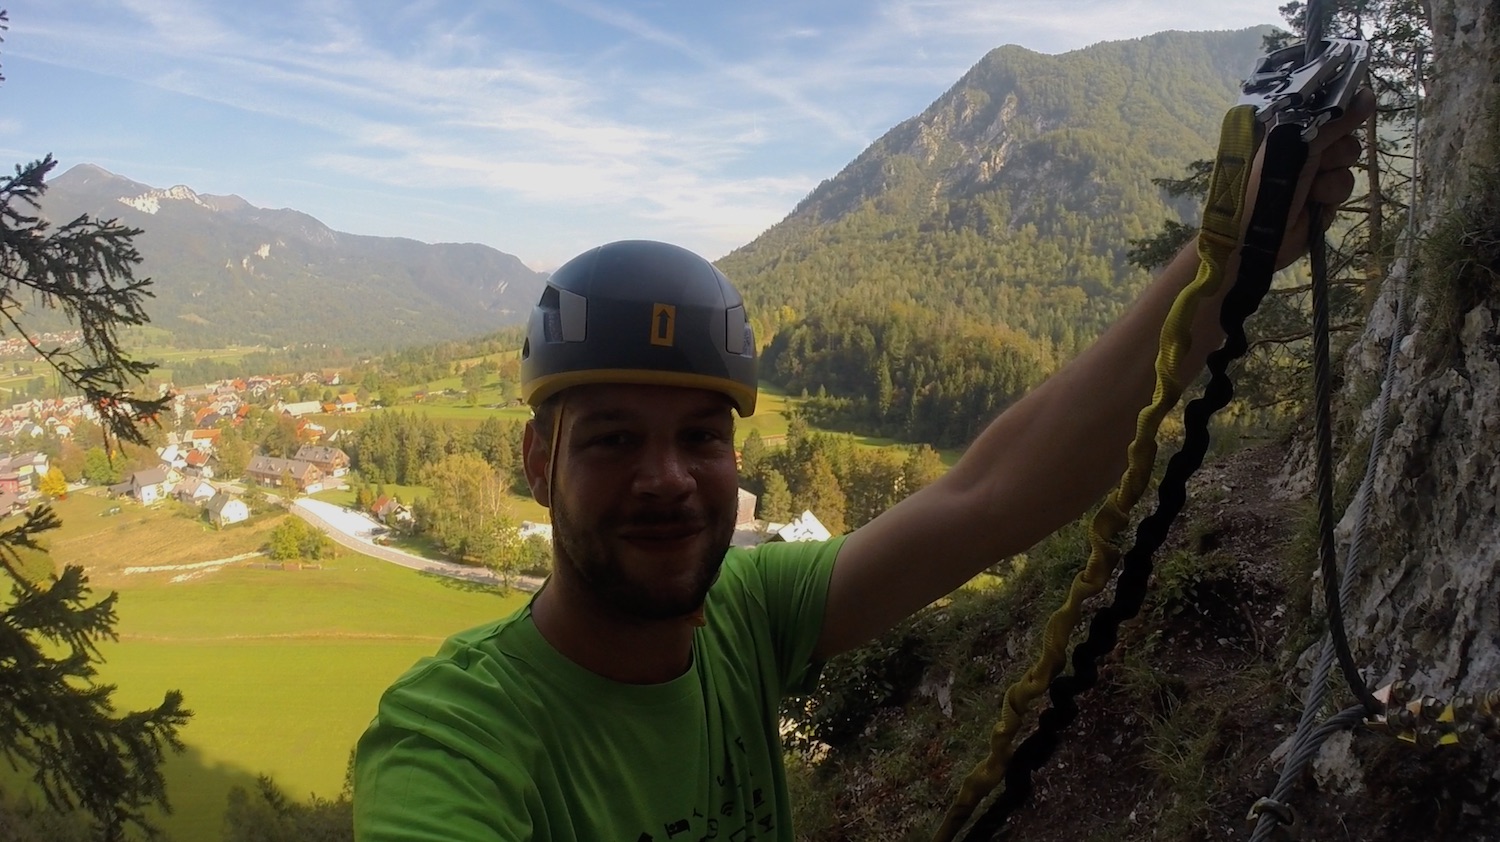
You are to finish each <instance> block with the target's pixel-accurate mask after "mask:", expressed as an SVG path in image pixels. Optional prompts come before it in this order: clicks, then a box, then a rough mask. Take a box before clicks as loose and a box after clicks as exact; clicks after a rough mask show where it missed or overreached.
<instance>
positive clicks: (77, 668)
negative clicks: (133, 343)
mask: <svg viewBox="0 0 1500 842" xmlns="http://www.w3.org/2000/svg"><path fill="white" fill-rule="evenodd" d="M7 22H8V19H7V18H6V16H5V13H4V12H0V29H4V28H5V26H6V24H7ZM55 166H56V162H55V161H54V160H53V159H52V157H51V156H50V155H49V156H47V157H45V158H43V159H42V160H39V161H34V162H32V163H30V164H28V165H25V166H19V165H18V166H17V167H16V174H15V175H14V176H13V177H11V178H7V179H4V180H0V320H3V324H5V325H6V326H8V328H9V330H10V331H11V332H12V333H13V334H14V335H17V336H20V337H21V338H23V339H25V340H28V341H30V342H31V344H32V346H33V347H35V348H36V349H37V353H38V354H40V355H41V357H42V358H43V360H45V361H46V362H47V363H48V364H49V365H50V366H51V367H52V369H53V370H54V371H55V372H56V373H57V375H58V377H59V378H60V379H61V380H63V381H66V382H67V383H68V384H70V385H71V387H72V388H73V389H74V390H76V391H78V392H79V393H81V394H83V395H84V396H85V397H86V398H87V399H88V400H89V401H90V402H91V403H92V404H93V405H94V407H95V408H96V409H97V410H98V412H99V418H100V422H101V426H102V427H103V429H104V434H105V445H106V446H112V442H111V440H114V441H124V442H135V443H137V444H144V443H145V442H146V440H147V439H146V436H145V435H144V432H143V431H142V429H140V428H139V427H138V426H137V425H138V423H139V422H141V421H148V420H154V419H155V418H156V416H157V414H158V413H159V412H161V411H162V410H163V409H164V408H165V405H166V401H167V399H166V398H161V399H158V400H144V399H141V398H137V397H135V396H133V395H132V394H131V390H132V388H133V387H135V386H137V385H139V384H140V383H141V382H142V379H143V378H144V377H145V376H146V374H147V373H148V372H149V371H150V370H151V368H152V366H151V365H150V364H149V363H144V362H138V361H136V360H133V359H131V358H129V357H128V356H127V355H126V354H125V353H124V351H123V350H122V348H121V346H120V342H119V330H120V329H121V328H123V327H127V326H132V325H140V324H144V323H145V322H146V321H148V318H147V316H146V312H145V310H144V309H143V303H144V300H145V299H146V298H147V297H149V296H150V295H151V292H150V289H149V287H150V284H151V282H150V280H148V279H144V278H136V277H135V267H136V266H137V265H138V264H139V263H140V259H141V258H140V254H139V253H138V252H137V251H136V249H135V246H134V244H133V240H134V238H135V237H136V236H137V235H139V234H140V233H141V232H140V231H139V230H138V229H134V228H127V227H124V226H122V225H119V224H118V223H116V222H114V221H112V220H110V221H99V220H95V219H91V218H89V217H88V216H80V217H78V218H77V219H74V220H72V221H70V222H67V223H64V224H63V225H61V226H60V227H58V228H56V229H53V228H52V227H51V225H50V224H49V223H48V222H46V221H45V220H43V219H42V217H41V214H40V213H39V210H38V208H39V201H40V199H41V197H42V194H43V193H44V192H45V191H46V179H47V175H48V173H50V172H51V171H52V169H53V168H54V167H55ZM34 303H41V304H43V305H46V306H49V307H51V308H53V309H56V310H58V311H61V313H62V314H63V315H64V316H65V317H66V318H67V319H68V320H69V321H70V322H72V324H74V325H75V326H76V327H77V328H78V330H79V331H80V332H81V333H82V336H83V342H82V344H81V345H79V346H77V347H73V348H60V347H49V346H48V345H47V344H46V343H44V342H43V341H42V340H41V339H40V338H39V337H37V336H35V335H33V334H32V333H31V332H29V331H28V330H27V328H26V326H25V324H24V322H23V317H24V313H25V311H26V309H27V308H29V307H30V306H32V305H33V304H34ZM58 525H59V521H58V519H57V515H56V514H55V513H54V512H53V511H52V509H51V507H50V506H47V505H43V506H39V507H37V508H34V509H32V510H31V511H30V512H28V513H27V515H26V517H25V519H24V520H23V521H22V522H21V523H20V524H19V525H16V526H12V527H11V528H9V529H7V530H6V531H4V532H0V568H3V569H4V572H5V574H6V575H8V576H9V577H10V580H11V589H10V594H9V597H8V598H4V599H0V755H3V756H4V757H5V759H6V760H7V761H9V762H10V763H11V764H12V765H18V766H19V767H21V768H23V769H25V770H27V772H28V773H29V774H31V775H34V779H35V781H36V783H37V785H38V786H39V787H40V789H41V791H42V794H43V796H44V797H45V798H46V800H47V803H48V805H49V806H50V807H51V808H52V809H53V810H55V811H71V810H78V809H80V808H81V809H82V811H84V812H85V813H87V814H88V815H89V816H90V817H91V818H92V820H93V822H94V825H95V828H96V830H97V833H98V838H100V839H101V840H105V842H115V841H116V840H120V839H123V838H124V837H125V834H126V832H127V830H128V829H129V828H131V827H135V828H138V829H142V830H149V829H150V828H151V825H150V822H149V821H148V820H147V818H146V811H147V809H149V808H152V807H156V808H160V809H162V810H166V809H168V808H169V805H168V803H167V793H166V781H165V779H164V778H163V776H162V764H163V761H164V759H165V755H166V752H167V751H168V750H171V751H180V750H181V749H182V743H181V741H180V740H179V739H178V736H177V734H178V731H179V730H180V729H181V728H182V726H183V725H184V724H186V723H187V720H188V718H189V717H190V716H191V713H190V712H189V711H188V710H187V709H186V708H184V707H183V704H182V694H181V693H178V692H177V691H175V690H174V691H171V692H168V693H167V694H166V696H165V698H164V699H163V700H162V703H161V704H160V705H159V706H157V707H156V708H153V709H149V710H143V711H136V712H131V713H126V714H124V715H117V712H116V710H115V706H114V701H113V696H114V691H115V688H114V687H113V686H112V685H109V684H102V683H99V682H98V681H97V680H96V679H97V670H96V668H95V665H96V664H97V663H98V662H99V661H100V654H99V649H98V643H99V641H100V640H102V639H106V638H113V637H114V636H115V624H116V622H117V616H116V614H115V600H116V595H115V594H110V595H108V596H106V597H104V598H103V599H101V600H97V601H95V600H91V591H90V588H89V585H88V577H86V576H85V575H84V573H83V569H82V568H80V567H76V566H68V567H65V568H64V569H63V571H62V573H61V574H60V575H50V576H48V577H47V578H46V580H45V581H38V580H36V579H34V578H33V577H31V576H28V575H27V574H26V573H25V572H24V568H23V566H22V564H21V558H22V556H21V553H22V551H30V552H37V551H40V550H41V547H40V545H39V544H38V543H37V538H38V536H40V535H41V534H42V533H44V532H46V531H48V530H50V529H55V528H56V527H57V526H58Z"/></svg>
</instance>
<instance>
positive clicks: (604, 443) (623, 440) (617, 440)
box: [589, 433, 630, 447]
mask: <svg viewBox="0 0 1500 842" xmlns="http://www.w3.org/2000/svg"><path fill="white" fill-rule="evenodd" d="M629 443H630V435H629V434H628V433H605V434H603V435H598V436H594V437H593V438H591V439H589V446H590V447H624V446H625V445H627V444H629Z"/></svg>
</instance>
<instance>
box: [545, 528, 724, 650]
mask: <svg viewBox="0 0 1500 842" xmlns="http://www.w3.org/2000/svg"><path fill="white" fill-rule="evenodd" d="M709 518H710V520H709V524H708V527H707V530H708V532H709V538H710V541H709V544H708V547H707V548H706V549H705V550H704V552H703V554H702V556H701V557H700V558H699V563H698V565H697V566H696V567H695V568H694V571H693V573H694V575H693V578H692V580H691V584H690V585H689V586H687V587H671V586H666V585H665V584H664V583H660V582H650V581H642V580H641V579H639V578H635V577H632V576H631V575H630V574H629V573H628V572H627V571H626V570H625V565H624V564H622V563H621V561H620V559H619V558H618V557H617V556H615V555H614V554H613V553H611V552H610V550H609V549H608V547H607V545H606V543H605V542H604V541H603V540H602V538H601V537H600V536H601V535H604V534H610V533H611V532H613V531H614V527H615V526H617V524H615V523H612V522H602V523H600V524H599V528H598V530H597V531H589V530H586V529H583V528H581V527H580V525H579V524H578V522H577V521H576V520H575V519H574V518H573V515H572V512H570V511H569V510H568V507H567V506H566V505H565V504H563V503H562V501H561V500H554V501H553V506H552V527H553V529H552V535H553V540H554V541H556V542H557V558H556V563H557V565H558V567H560V568H567V569H568V571H569V572H570V573H571V578H572V579H573V580H574V581H575V582H576V583H577V584H578V586H579V588H580V589H582V590H583V591H584V592H585V593H587V594H589V595H590V596H592V597H593V598H594V599H595V600H596V601H598V602H599V603H600V604H601V605H603V606H605V607H607V608H608V609H610V610H612V611H614V612H616V613H618V614H619V615H621V616H624V617H627V618H630V619H634V620H644V621H660V620H671V619H676V618H679V617H685V616H687V615H689V614H691V613H693V612H695V611H697V610H698V608H699V607H701V606H702V605H703V601H704V599H705V598H706V597H707V596H708V590H709V588H710V587H712V586H713V583H714V581H715V580H716V579H718V577H719V569H720V568H721V567H722V566H723V564H724V554H725V553H726V552H727V551H728V550H729V544H730V539H731V538H732V537H733V535H734V523H733V522H731V521H730V520H729V519H728V518H726V517H723V516H722V515H720V516H719V517H717V518H715V517H714V513H710V514H709Z"/></svg>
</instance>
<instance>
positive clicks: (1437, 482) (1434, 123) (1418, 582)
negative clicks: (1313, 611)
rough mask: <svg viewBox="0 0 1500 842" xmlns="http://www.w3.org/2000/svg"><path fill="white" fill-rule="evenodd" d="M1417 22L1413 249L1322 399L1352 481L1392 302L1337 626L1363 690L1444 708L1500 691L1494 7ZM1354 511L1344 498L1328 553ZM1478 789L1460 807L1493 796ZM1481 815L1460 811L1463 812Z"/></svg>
mask: <svg viewBox="0 0 1500 842" xmlns="http://www.w3.org/2000/svg"><path fill="white" fill-rule="evenodd" d="M1427 11H1428V15H1429V20H1430V23H1431V28H1432V38H1433V54H1432V59H1431V60H1432V61H1433V62H1434V64H1435V69H1436V71H1437V72H1436V81H1435V82H1434V84H1433V85H1432V87H1431V88H1430V90H1429V91H1428V101H1427V103H1426V107H1425V109H1424V112H1423V122H1422V127H1421V133H1420V138H1421V139H1420V143H1421V153H1420V159H1421V168H1422V172H1423V173H1424V175H1423V177H1422V178H1421V180H1420V184H1421V188H1420V198H1419V200H1418V217H1417V218H1418V230H1419V231H1420V237H1419V242H1421V243H1423V245H1422V246H1421V247H1419V248H1418V249H1417V250H1416V251H1415V253H1414V254H1415V259H1414V260H1413V261H1411V262H1410V264H1408V263H1407V262H1406V261H1402V262H1401V263H1400V264H1399V265H1398V266H1397V268H1396V270H1395V271H1394V272H1392V275H1391V277H1390V278H1388V279H1387V281H1386V282H1385V284H1384V287H1383V289H1382V291H1381V294H1380V297H1379V299H1378V301H1377V303H1376V306H1375V309H1374V311H1373V313H1372V314H1371V317H1370V321H1369V323H1368V325H1367V327H1366V329H1365V332H1364V334H1363V336H1362V337H1361V338H1360V340H1359V341H1358V342H1356V343H1355V345H1354V346H1353V347H1352V348H1351V350H1350V353H1349V356H1348V359H1347V360H1346V362H1347V368H1346V373H1347V375H1348V376H1347V377H1346V380H1345V388H1344V390H1343V393H1342V394H1341V395H1340V396H1339V397H1338V398H1337V400H1339V401H1341V402H1342V403H1343V405H1344V406H1345V407H1351V408H1353V409H1354V411H1358V412H1359V413H1360V414H1359V417H1358V418H1357V419H1356V422H1355V424H1354V425H1353V436H1352V438H1351V439H1350V440H1349V442H1350V443H1351V444H1352V446H1349V447H1348V448H1347V450H1348V451H1349V453H1350V456H1349V458H1348V460H1347V461H1346V464H1344V465H1341V466H1340V472H1341V475H1342V476H1345V477H1348V478H1349V479H1350V482H1351V483H1354V482H1357V481H1358V479H1359V477H1360V476H1361V475H1362V474H1363V473H1364V471H1365V459H1366V453H1367V452H1368V451H1369V449H1370V443H1371V442H1372V441H1373V440H1374V432H1375V428H1376V419H1377V415H1378V412H1377V409H1378V404H1379V400H1378V398H1376V399H1372V398H1371V395H1374V394H1377V393H1378V391H1379V388H1378V386H1379V384H1380V382H1381V378H1382V376H1383V371H1384V368H1385V364H1386V353H1387V348H1388V347H1389V343H1390V340H1391V337H1392V335H1393V334H1396V333H1397V331H1398V320H1397V318H1396V310H1397V305H1398V302H1399V301H1401V300H1403V297H1404V300H1405V301H1407V302H1408V304H1407V306H1406V310H1405V318H1404V319H1403V320H1402V321H1404V324H1405V327H1404V329H1401V330H1400V331H1399V332H1400V334H1401V335H1400V336H1399V342H1398V346H1397V347H1398V350H1397V352H1396V355H1395V357H1394V365H1393V368H1392V372H1393V373H1392V377H1391V380H1390V383H1389V387H1388V388H1389V390H1390V398H1389V425H1388V430H1389V432H1388V433H1387V435H1386V437H1385V439H1384V443H1383V445H1382V446H1380V447H1379V449H1378V451H1377V452H1376V453H1375V457H1374V460H1373V470H1372V472H1371V485H1370V489H1369V494H1368V495H1367V506H1368V513H1367V514H1368V516H1367V519H1366V521H1365V525H1364V527H1363V530H1362V538H1363V540H1362V542H1361V546H1362V550H1361V552H1360V553H1359V557H1358V560H1357V562H1356V568H1355V574H1354V578H1353V580H1352V595H1351V599H1350V601H1349V606H1348V609H1347V614H1346V626H1347V628H1348V630H1349V634H1350V638H1351V642H1352V645H1353V648H1354V653H1355V660H1356V662H1357V663H1359V664H1361V665H1362V666H1363V667H1364V669H1365V676H1366V680H1367V682H1368V683H1369V684H1370V686H1371V687H1380V686H1383V685H1385V684H1387V683H1389V682H1391V681H1392V680H1395V679H1404V680H1407V681H1410V682H1412V683H1413V684H1414V685H1415V687H1416V688H1417V690H1418V691H1419V692H1421V693H1424V694H1431V695H1434V696H1438V697H1441V698H1445V699H1448V698H1452V697H1453V696H1455V695H1458V694H1480V693H1484V692H1487V691H1493V690H1500V513H1497V508H1496V506H1497V500H1500V341H1497V322H1500V283H1497V282H1500V178H1497V176H1496V173H1497V171H1500V3H1496V2H1495V1H1494V0H1430V2H1429V4H1428V6H1427ZM1297 449H1298V450H1301V453H1300V454H1299V457H1305V455H1306V453H1307V451H1306V450H1304V449H1302V448H1297ZM1289 464H1290V463H1289ZM1300 478H1301V479H1302V480H1303V481H1305V480H1306V476H1305V474H1304V475H1303V476H1301V477H1300ZM1359 508H1360V501H1359V499H1358V497H1357V496H1356V497H1355V500H1354V502H1353V503H1352V504H1351V505H1350V506H1349V509H1348V511H1346V512H1345V513H1344V517H1343V521H1342V523H1341V524H1340V529H1339V533H1340V537H1341V541H1340V551H1341V553H1342V552H1343V551H1344V550H1345V548H1347V547H1348V546H1349V539H1350V537H1351V535H1352V534H1353V532H1354V531H1355V524H1356V521H1357V520H1358V518H1359ZM1335 681H1338V679H1337V678H1335ZM1334 695H1335V698H1337V699H1340V700H1341V701H1343V700H1347V699H1348V695H1347V692H1340V689H1339V688H1337V687H1336V688H1335V693H1334ZM1367 758H1368V755H1367ZM1324 760H1325V761H1327V760H1328V758H1324ZM1340 762H1343V763H1346V764H1352V765H1353V766H1355V767H1356V769H1355V770H1354V771H1358V769H1357V767H1358V766H1359V765H1360V763H1361V761H1359V760H1356V759H1354V757H1353V756H1349V755H1345V756H1344V758H1343V760H1341V761H1340ZM1364 762H1365V763H1366V768H1365V769H1364V773H1365V774H1366V776H1367V777H1366V780H1369V777H1368V775H1369V774H1370V773H1371V772H1373V771H1374V770H1373V769H1371V768H1369V767H1368V759H1367V760H1366V761H1364ZM1423 762H1427V761H1423ZM1432 762H1434V763H1436V762H1440V761H1438V760H1437V759H1436V758H1435V757H1434V758H1432ZM1443 762H1446V761H1443ZM1325 765H1326V764H1325ZM1348 771H1350V770H1345V771H1344V772H1341V773H1339V775H1335V776H1334V777H1338V776H1340V775H1342V776H1347V772H1348ZM1375 774H1377V775H1378V774H1379V773H1378V772H1376V773H1375ZM1489 789H1491V790H1493V789H1494V787H1489ZM1485 790H1486V787H1485V786H1483V785H1481V786H1479V787H1477V789H1474V790H1471V792H1473V793H1474V800H1493V796H1492V795H1485V794H1484V792H1485ZM1490 809H1491V808H1488V807H1486V808H1483V810H1481V808H1478V807H1477V806H1476V805H1475V804H1474V803H1473V801H1470V803H1469V806H1468V807H1466V809H1465V812H1466V813H1468V814H1470V815H1479V814H1480V813H1481V812H1482V811H1487V810H1490ZM1447 838H1458V837H1447ZM1463 838H1491V837H1487V836H1484V835H1483V834H1481V835H1477V836H1475V835H1464V836H1463Z"/></svg>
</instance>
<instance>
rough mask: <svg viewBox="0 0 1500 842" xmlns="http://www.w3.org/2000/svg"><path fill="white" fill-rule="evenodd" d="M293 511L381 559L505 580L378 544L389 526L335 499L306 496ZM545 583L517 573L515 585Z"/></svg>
mask: <svg viewBox="0 0 1500 842" xmlns="http://www.w3.org/2000/svg"><path fill="white" fill-rule="evenodd" d="M291 511H292V513H293V514H295V515H297V517H300V518H302V519H303V520H305V521H307V522H308V523H310V524H312V525H313V526H316V527H318V528H319V529H321V530H323V531H324V532H326V533H328V535H329V537H331V538H333V540H335V541H337V542H339V543H340V544H342V545H344V546H346V547H348V548H349V549H351V550H354V551H355V552H358V553H364V554H365V555H368V556H373V557H375V558H378V559H380V560H381V561H388V562H390V563H392V564H399V565H401V566H402V567H408V568H411V569H412V570H420V571H422V572H424V573H435V574H437V575H439V576H448V577H450V578H453V579H466V580H468V581H470V582H484V583H486V584H492V585H499V584H501V581H500V577H499V576H496V575H495V574H494V573H491V572H490V571H489V570H486V569H484V568H482V567H470V566H468V565H463V564H454V563H452V562H450V561H437V560H435V559H430V558H423V557H422V556H419V555H415V554H412V553H409V552H406V551H404V550H398V549H396V548H394V547H383V546H380V545H379V544H376V543H375V541H374V536H375V535H376V534H377V533H379V532H384V531H385V526H384V525H382V524H381V523H380V522H379V521H377V520H375V519H374V518H372V517H370V516H369V515H365V514H361V513H359V512H351V511H349V510H348V509H346V508H344V507H342V506H336V505H334V504H333V503H325V502H324V501H322V500H313V499H311V498H307V497H303V498H300V499H298V500H297V501H296V502H294V503H293V504H292V506H291ZM541 586H542V580H541V579H538V578H536V577H534V576H513V577H511V587H514V588H519V589H521V590H523V591H535V590H537V589H538V588H540V587H541Z"/></svg>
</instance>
